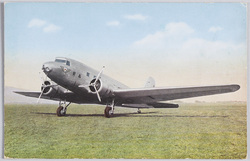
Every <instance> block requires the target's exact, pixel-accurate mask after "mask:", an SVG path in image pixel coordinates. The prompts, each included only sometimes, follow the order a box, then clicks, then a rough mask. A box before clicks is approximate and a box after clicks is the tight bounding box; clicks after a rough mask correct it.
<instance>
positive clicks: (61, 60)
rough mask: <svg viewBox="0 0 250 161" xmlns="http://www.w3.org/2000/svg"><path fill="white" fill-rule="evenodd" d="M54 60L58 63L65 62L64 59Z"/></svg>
mask: <svg viewBox="0 0 250 161" xmlns="http://www.w3.org/2000/svg"><path fill="white" fill-rule="evenodd" d="M55 62H58V63H66V60H64V59H56V60H55Z"/></svg>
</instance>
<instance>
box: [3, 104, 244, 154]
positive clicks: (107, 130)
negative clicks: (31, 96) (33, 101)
mask: <svg viewBox="0 0 250 161" xmlns="http://www.w3.org/2000/svg"><path fill="white" fill-rule="evenodd" d="M56 108H57V107H56V105H5V108H4V111H5V118H4V120H5V127H4V128H5V129H4V154H5V156H6V157H10V158H134V159H136V158H139V159H141V158H148V159H154V158H159V159H176V158H178V159H183V158H199V159H208V158H213V159H222V158H223V159H243V158H246V152H247V125H246V124H247V116H246V104H245V103H227V104H225V103H224V104H223V103H221V104H218V103H217V104H208V103H203V104H202V103H200V104H183V105H181V107H179V108H178V109H142V114H136V109H123V108H116V111H115V112H116V114H115V116H114V117H112V118H110V119H107V118H105V117H104V116H103V111H104V108H105V107H104V106H95V105H71V106H70V107H69V108H68V111H67V114H68V116H67V117H57V116H56V115H55V111H56Z"/></svg>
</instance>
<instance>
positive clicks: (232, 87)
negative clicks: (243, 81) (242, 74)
mask: <svg viewBox="0 0 250 161" xmlns="http://www.w3.org/2000/svg"><path fill="white" fill-rule="evenodd" d="M231 89H232V92H235V91H238V90H239V89H240V85H238V84H233V85H231Z"/></svg>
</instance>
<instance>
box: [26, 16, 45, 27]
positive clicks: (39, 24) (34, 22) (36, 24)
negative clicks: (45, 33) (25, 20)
mask: <svg viewBox="0 0 250 161" xmlns="http://www.w3.org/2000/svg"><path fill="white" fill-rule="evenodd" d="M46 23H47V22H46V21H43V20H40V19H37V18H34V19H32V20H31V21H30V22H29V24H28V28H31V27H42V26H44V25H45V24H46Z"/></svg>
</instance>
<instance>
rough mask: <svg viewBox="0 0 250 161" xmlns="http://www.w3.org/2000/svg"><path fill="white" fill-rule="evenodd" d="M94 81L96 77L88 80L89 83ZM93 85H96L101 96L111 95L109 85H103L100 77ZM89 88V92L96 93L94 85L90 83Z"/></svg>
mask: <svg viewBox="0 0 250 161" xmlns="http://www.w3.org/2000/svg"><path fill="white" fill-rule="evenodd" d="M95 81H96V79H93V80H92V81H91V82H90V84H91V83H94V82H95ZM95 87H96V90H97V91H98V93H99V95H100V96H101V97H108V96H111V95H112V90H111V89H110V88H109V87H107V86H104V85H103V83H102V81H101V80H100V79H98V80H97V82H96V86H95ZM89 89H90V92H91V93H93V94H96V90H95V88H94V86H91V85H90V86H89Z"/></svg>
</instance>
